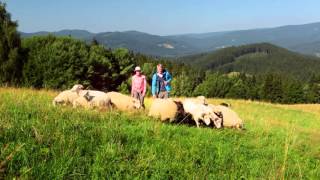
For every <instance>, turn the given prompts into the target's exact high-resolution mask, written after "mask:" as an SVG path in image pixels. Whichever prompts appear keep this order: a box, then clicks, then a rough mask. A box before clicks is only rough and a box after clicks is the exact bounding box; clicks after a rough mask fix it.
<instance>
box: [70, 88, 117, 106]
mask: <svg viewBox="0 0 320 180" xmlns="http://www.w3.org/2000/svg"><path fill="white" fill-rule="evenodd" d="M96 92H101V91H96ZM93 94H94V93H93ZM95 95H96V96H92V95H91V91H87V92H86V94H85V95H84V96H80V97H79V98H77V99H76V100H75V101H74V102H73V107H74V108H76V107H79V106H80V107H84V108H99V109H110V108H111V99H110V97H108V96H107V94H106V93H104V92H101V93H96V94H95Z"/></svg>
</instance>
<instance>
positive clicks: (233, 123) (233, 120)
mask: <svg viewBox="0 0 320 180" xmlns="http://www.w3.org/2000/svg"><path fill="white" fill-rule="evenodd" d="M209 106H210V107H211V108H212V109H213V111H214V112H215V113H219V112H220V113H221V114H222V117H223V127H230V128H237V129H242V128H243V121H242V120H241V119H240V117H239V116H238V114H237V113H236V112H234V111H233V110H231V109H230V108H228V107H225V106H222V105H218V106H214V105H212V104H210V105H209Z"/></svg>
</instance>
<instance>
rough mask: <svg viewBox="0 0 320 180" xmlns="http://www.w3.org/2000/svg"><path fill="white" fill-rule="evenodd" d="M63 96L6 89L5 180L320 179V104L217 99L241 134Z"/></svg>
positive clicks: (0, 143)
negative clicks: (79, 103)
mask: <svg viewBox="0 0 320 180" xmlns="http://www.w3.org/2000/svg"><path fill="white" fill-rule="evenodd" d="M56 94H57V92H54V91H46V90H31V89H13V88H0V179H1V178H5V179H12V178H21V179H103V178H104V179H320V105H303V104H301V105H276V104H268V103H262V102H252V101H244V100H223V99H210V100H209V102H211V103H213V104H217V103H220V102H228V103H231V104H232V108H233V109H234V110H235V111H236V112H237V113H238V114H239V116H240V117H241V118H242V119H243V120H244V122H245V127H246V130H243V131H239V130H234V129H222V130H216V129H210V128H199V129H197V128H195V127H190V126H186V125H176V124H167V123H161V122H159V121H158V120H156V119H152V118H149V117H147V116H146V112H138V113H120V112H116V111H114V112H99V111H97V110H84V109H72V108H71V107H57V108H55V107H53V106H52V105H51V101H52V99H53V97H54V96H55V95H56ZM146 101H147V102H146V104H147V106H148V105H150V102H151V100H150V99H147V100H146Z"/></svg>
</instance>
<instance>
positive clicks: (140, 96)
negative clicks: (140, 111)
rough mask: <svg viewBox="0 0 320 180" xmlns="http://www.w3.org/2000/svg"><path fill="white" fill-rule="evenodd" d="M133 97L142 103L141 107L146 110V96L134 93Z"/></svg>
mask: <svg viewBox="0 0 320 180" xmlns="http://www.w3.org/2000/svg"><path fill="white" fill-rule="evenodd" d="M133 97H134V98H136V99H138V100H139V101H140V104H141V106H142V107H143V108H144V96H142V93H141V92H137V91H134V92H133Z"/></svg>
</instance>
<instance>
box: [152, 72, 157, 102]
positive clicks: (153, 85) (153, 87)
mask: <svg viewBox="0 0 320 180" xmlns="http://www.w3.org/2000/svg"><path fill="white" fill-rule="evenodd" d="M156 88H157V75H156V74H154V75H153V76H152V82H151V93H152V96H153V97H155V96H156Z"/></svg>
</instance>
